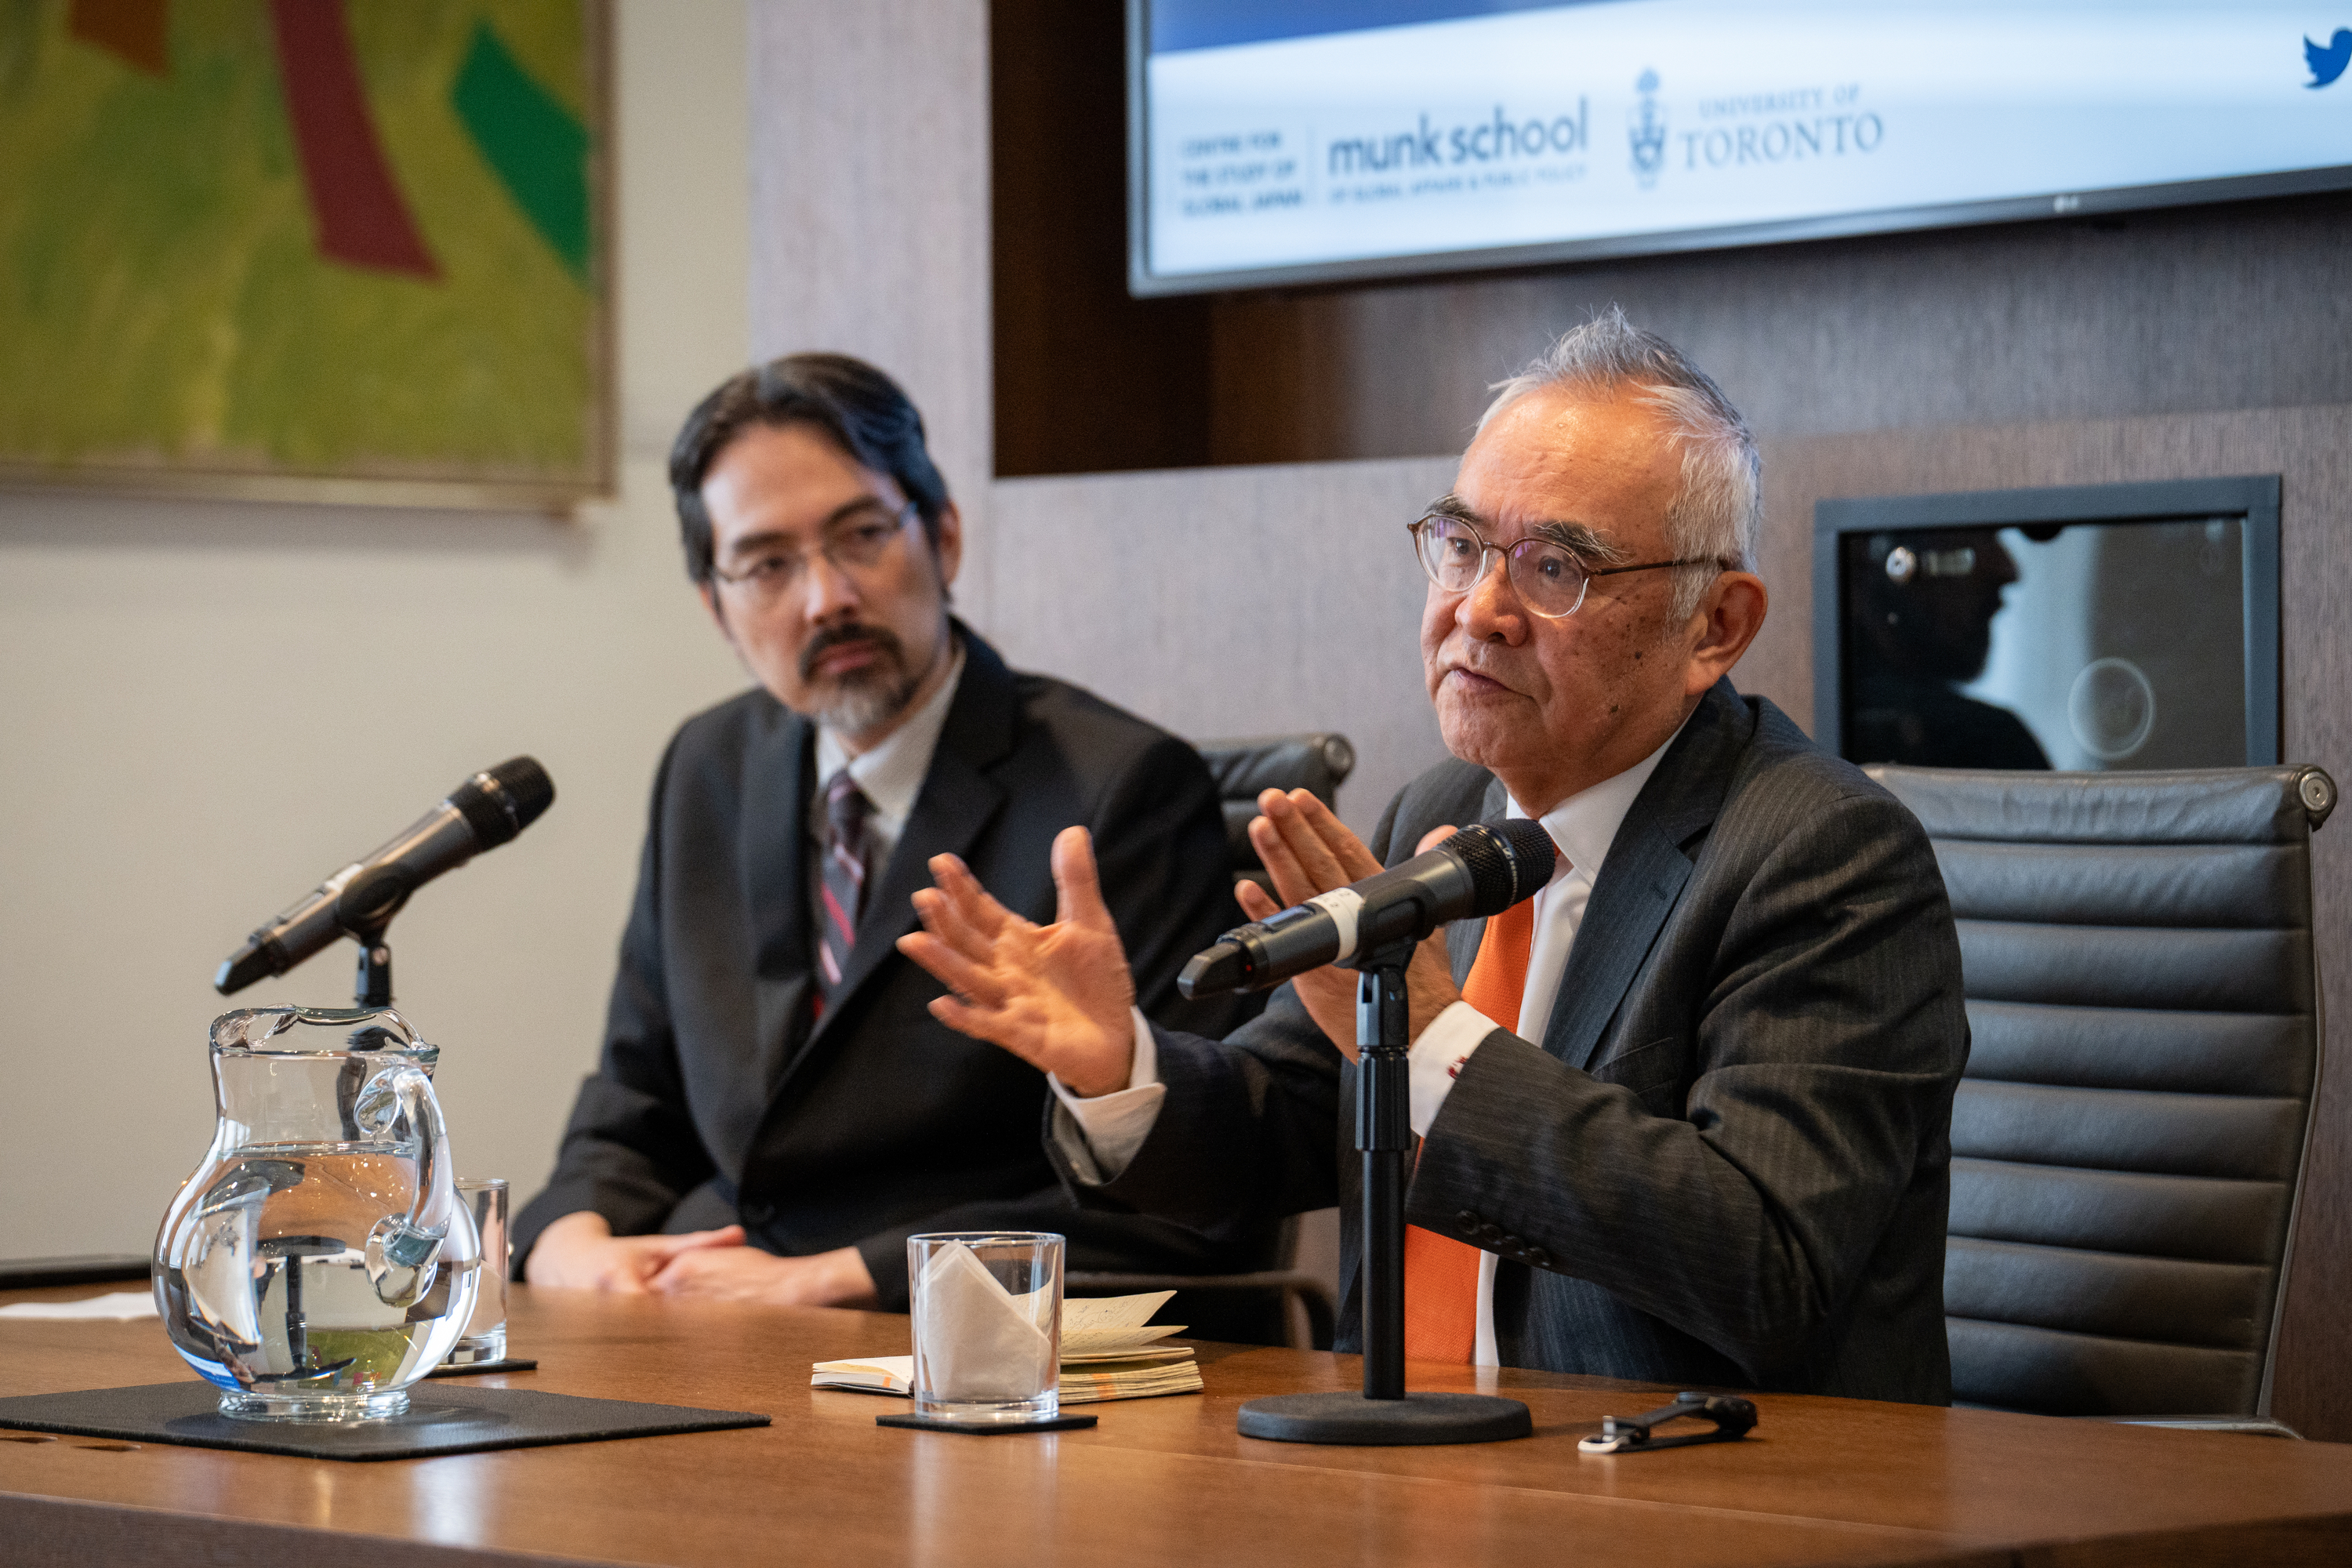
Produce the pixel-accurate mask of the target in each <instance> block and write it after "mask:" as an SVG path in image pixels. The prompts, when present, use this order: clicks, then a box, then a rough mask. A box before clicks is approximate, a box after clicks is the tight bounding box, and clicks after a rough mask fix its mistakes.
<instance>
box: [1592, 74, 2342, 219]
mask: <svg viewBox="0 0 2352 1568" xmlns="http://www.w3.org/2000/svg"><path fill="white" fill-rule="evenodd" d="M2338 69H2341V67H2338ZM1633 90H1634V91H1636V92H1638V93H1640V94H1641V95H1642V101H1641V103H1640V105H1639V106H1638V107H1636V108H1635V109H1634V110H1633V114H1632V116H1631V119H1632V121H1633V123H1632V125H1631V126H1630V128H1629V129H1628V130H1627V132H1626V135H1627V136H1628V138H1629V139H1630V140H1631V141H1632V142H1633V177H1634V178H1635V179H1637V180H1639V181H1641V182H1642V188H1643V190H1645V191H1646V190H1649V189H1650V188H1652V187H1653V186H1654V185H1655V184H1657V183H1658V171H1659V170H1660V169H1663V168H1664V167H1665V166H1666V122H1665V121H1664V118H1663V117H1662V116H1660V114H1659V113H1658V73H1657V72H1656V71H1654V70H1645V71H1643V73H1642V76H1641V79H1640V80H1638V81H1636V82H1635V83H1634V84H1633Z"/></svg>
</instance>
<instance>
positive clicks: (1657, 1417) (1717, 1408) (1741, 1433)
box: [1576, 1394, 1756, 1454]
mask: <svg viewBox="0 0 2352 1568" xmlns="http://www.w3.org/2000/svg"><path fill="white" fill-rule="evenodd" d="M1685 1415H1696V1416H1698V1417H1699V1418H1700V1419H1702V1420H1706V1421H1712V1422H1714V1423H1715V1430H1714V1431H1712V1432H1685V1433H1680V1434H1678V1435H1676V1436H1672V1437H1659V1436H1653V1433H1654V1429H1655V1428H1657V1427H1659V1426H1664V1425H1665V1424H1666V1423H1667V1422H1669V1421H1675V1420H1679V1419H1681V1418H1682V1417H1683V1416H1685ZM1755 1426H1756V1406H1755V1405H1754V1404H1753V1403H1752V1402H1750V1401H1748V1400H1745V1399H1742V1398H1740V1397H1739V1396H1738V1394H1676V1395H1675V1402H1674V1403H1673V1404H1672V1405H1660V1406H1659V1407H1658V1408H1657V1409H1655V1410H1647V1411H1644V1412H1643V1413H1642V1414H1641V1415H1611V1416H1607V1417H1605V1418H1603V1420H1602V1421H1601V1436H1598V1437H1586V1438H1583V1439H1581V1440H1580V1442H1578V1444H1577V1445H1576V1447H1577V1451H1578V1452H1580V1453H1585V1454H1623V1453H1641V1452H1643V1451H1645V1450H1648V1449H1652V1448H1687V1447H1690V1446H1691V1445H1692V1444H1694V1443H1736V1442H1738V1441H1739V1439H1740V1438H1742V1437H1745V1436H1748V1433H1749V1432H1750V1431H1751V1430H1753V1429H1754V1427H1755Z"/></svg>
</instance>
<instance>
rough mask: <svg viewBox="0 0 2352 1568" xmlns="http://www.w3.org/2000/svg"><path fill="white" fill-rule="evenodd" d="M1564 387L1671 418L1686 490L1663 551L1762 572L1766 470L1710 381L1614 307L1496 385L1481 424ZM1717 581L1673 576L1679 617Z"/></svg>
mask: <svg viewBox="0 0 2352 1568" xmlns="http://www.w3.org/2000/svg"><path fill="white" fill-rule="evenodd" d="M1550 386H1565V387H1572V388H1578V389H1581V390H1587V391H1592V392H1603V391H1607V390H1609V389H1611V388H1613V387H1620V386H1632V387H1634V388H1637V389H1638V390H1639V392H1640V394H1641V395H1640V396H1639V397H1637V398H1636V399H1635V401H1637V402H1639V403H1642V404H1644V405H1648V406H1650V407H1652V408H1655V409H1657V410H1658V411H1659V412H1660V413H1661V414H1663V415H1664V416H1665V419H1666V425H1667V429H1668V435H1667V439H1668V440H1670V441H1671V442H1672V443H1673V444H1674V445H1675V446H1677V447H1680V448H1682V458H1683V484H1682V489H1681V490H1680V491H1679V492H1678V493H1677V494H1676V495H1675V499H1674V501H1673V502H1672V504H1670V505H1669V506H1668V507H1667V508H1666V547H1667V548H1668V549H1669V550H1671V551H1672V552H1674V553H1675V555H1677V556H1691V557H1698V558H1704V559H1705V560H1707V561H1711V562H1717V563H1720V565H1721V567H1723V568H1732V569H1736V570H1738V571H1741V572H1753V571H1754V570H1756V535H1757V531H1758V530H1759V527H1760V526H1761V525H1762V522H1763V516H1764V485H1763V476H1764V464H1763V459H1762V458H1760V457H1759V456H1758V455H1757V451H1756V437H1754V436H1752V435H1750V434H1749V433H1748V422H1747V421H1746V420H1744V419H1742V418H1741V417H1740V416H1739V410H1738V409H1737V408H1734V407H1733V406H1732V405H1731V400H1730V399H1729V398H1727V397H1726V396H1724V395H1723V389H1722V388H1721V387H1718V386H1717V385H1716V384H1715V383H1714V382H1713V381H1712V380H1710V379H1708V377H1707V374H1706V372H1705V371H1703V370H1701V369H1699V368H1698V366H1696V365H1695V364H1693V363H1691V362H1690V361H1689V360H1687V359H1685V358H1684V357H1683V353H1682V351H1681V350H1680V349H1677V348H1676V347H1675V345H1674V344H1672V343H1670V342H1666V340H1665V339H1664V338H1662V337H1660V336H1658V335H1657V334H1656V333H1655V332H1645V331H1642V330H1641V329H1640V328H1638V327H1636V326H1634V325H1633V323H1632V322H1630V321H1627V320H1626V319H1625V312H1624V311H1623V310H1620V309H1619V308H1618V307H1617V306H1614V305H1612V306H1610V307H1609V309H1608V310H1603V311H1601V313H1599V314H1598V315H1595V316H1594V317H1593V318H1592V320H1591V321H1587V322H1585V323H1584V325H1582V326H1580V327H1571V328H1570V329H1569V330H1568V331H1565V332H1563V333H1561V334H1560V337H1559V342H1555V343H1554V344H1552V346H1551V347H1550V348H1549V349H1548V350H1546V351H1545V352H1544V353H1542V354H1540V355H1538V357H1537V358H1536V360H1535V361H1534V362H1533V363H1530V364H1529V365H1528V367H1527V369H1525V370H1523V371H1521V372H1520V373H1519V374H1517V375H1515V376H1513V377H1511V378H1510V379H1509V380H1508V381H1498V382H1496V384H1495V385H1494V388H1493V391H1494V393H1495V400H1494V402H1492V403H1490V404H1488V405H1486V413H1484V414H1482V415H1480V416H1478V428H1479V429H1481V430H1484V429H1486V426H1487V423H1488V422H1489V421H1490V420H1492V419H1493V418H1494V417H1495V416H1496V415H1497V414H1500V413H1501V412H1502V411H1503V410H1504V409H1506V408H1507V407H1509V406H1510V405H1512V404H1514V403H1517V401H1518V400H1519V399H1520V398H1522V397H1525V396H1526V395H1528V394H1529V393H1531V392H1538V391H1541V390H1542V389H1544V388H1546V387H1550ZM1714 580H1715V573H1714V572H1713V571H1710V570H1708V569H1707V568H1706V567H1703V566H1686V567H1685V568H1683V569H1682V570H1681V571H1679V572H1677V573H1676V574H1675V595H1674V603H1673V616H1674V618H1675V620H1678V621H1679V620H1683V619H1685V618H1686V617H1687V616H1690V615H1691V614H1692V613H1693V612H1694V611H1696V609H1697V608H1698V604H1699V601H1700V600H1701V599H1702V598H1704V597H1705V596H1706V590H1707V585H1708V584H1710V583H1712V582H1713V581H1714Z"/></svg>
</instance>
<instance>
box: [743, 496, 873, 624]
mask: <svg viewBox="0 0 2352 1568" xmlns="http://www.w3.org/2000/svg"><path fill="white" fill-rule="evenodd" d="M915 510H916V509H915V503H914V502H913V501H908V502H907V503H906V504H905V505H903V506H901V507H899V508H898V509H897V510H891V508H890V507H889V506H888V505H887V504H886V503H885V502H883V501H881V500H872V501H870V502H869V503H868V504H866V505H865V506H861V507H858V508H856V509H855V510H852V511H850V512H849V513H848V514H847V515H845V516H842V517H836V518H835V519H834V520H833V521H831V522H830V523H828V524H827V525H826V526H825V531H824V537H823V539H822V540H821V541H820V542H819V543H818V545H817V548H816V549H815V550H814V551H810V550H786V549H782V548H776V549H771V550H767V551H764V552H761V553H760V554H757V555H755V556H753V557H752V559H751V562H750V563H748V564H746V565H744V566H741V567H740V568H738V569H737V570H735V571H732V572H730V571H728V570H726V569H725V568H723V567H720V566H718V565H713V566H712V567H711V568H710V575H711V576H712V577H713V578H714V579H716V580H717V581H719V582H720V583H722V584H726V585H727V586H728V587H730V588H736V589H740V591H741V592H742V594H743V595H744V597H746V598H748V599H751V600H752V601H754V602H756V603H759V604H768V603H772V602H773V601H774V600H776V599H779V598H782V596H783V595H785V594H787V593H790V592H791V591H792V590H793V588H794V587H796V586H798V585H799V584H800V583H801V581H802V580H803V578H804V577H805V576H806V575H807V574H808V563H809V557H810V556H811V555H813V554H820V553H821V554H823V555H824V558H825V561H826V562H827V563H829V564H830V565H831V566H832V567H833V569H834V570H835V571H836V572H863V571H867V570H870V569H872V568H873V567H875V566H878V565H880V564H881V563H882V561H883V559H884V557H886V556H887V555H888V554H889V553H890V552H891V551H892V550H893V549H895V548H897V546H898V542H899V540H900V539H902V538H903V537H905V534H906V529H907V519H908V517H909V516H911V515H913V513H914V511H915Z"/></svg>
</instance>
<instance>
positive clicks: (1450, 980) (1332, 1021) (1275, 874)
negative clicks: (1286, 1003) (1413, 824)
mask: <svg viewBox="0 0 2352 1568" xmlns="http://www.w3.org/2000/svg"><path fill="white" fill-rule="evenodd" d="M1257 809H1258V812H1259V815H1258V816H1256V817H1255V818H1253V819H1252V820H1251V822H1250V828H1249V833H1250V844H1251V846H1252V847H1254V848H1255V849H1256V850H1257V855H1258V858H1259V859H1260V860H1262V861H1264V862H1265V869H1266V874H1267V875H1268V876H1269V877H1271V878H1272V879H1273V880H1274V890H1275V892H1276V893H1277V894H1279V895H1280V896H1281V899H1282V901H1281V902H1280V903H1276V901H1275V900H1273V899H1271V898H1268V897H1267V896H1266V893H1265V889H1262V888H1259V887H1258V886H1256V885H1255V883H1249V882H1244V883H1242V884H1240V885H1239V886H1237V887H1236V888H1235V889H1234V895H1235V897H1237V898H1238V899H1239V900H1241V906H1242V912H1243V913H1244V914H1245V915H1247V916H1249V918H1250V919H1252V920H1254V921H1262V920H1265V918H1267V917H1268V916H1270V915H1273V914H1275V913H1276V912H1278V911H1279V910H1284V909H1286V908H1288V907H1289V906H1290V905H1292V904H1303V903H1305V902H1306V901H1307V900H1309V899H1312V898H1315V897H1317V896H1318V895H1319V894H1323V893H1328V892H1329V891H1331V890H1332V889H1335V888H1344V887H1347V886H1348V885H1349V884H1350V883H1353V882H1360V881H1362V880H1363V879H1365V878H1367V877H1370V876H1372V875H1373V874H1375V873H1376V872H1378V871H1379V870H1380V869H1381V863H1380V862H1379V861H1378V860H1376V859H1374V858H1372V852H1371V851H1370V849H1367V848H1365V847H1364V842H1363V840H1362V839H1360V838H1358V837H1356V836H1355V834H1354V833H1353V832H1352V831H1350V830H1349V827H1348V825H1347V824H1346V823H1344V822H1341V821H1340V820H1339V818H1338V817H1336V816H1332V815H1331V808H1330V807H1329V806H1328V805H1324V804H1323V802H1322V801H1321V800H1320V799H1318V798H1317V796H1316V795H1315V794H1314V793H1313V792H1312V791H1310V790H1303V789H1297V790H1292V791H1291V792H1290V793H1289V794H1287V795H1285V794H1284V793H1283V792H1282V791H1280V790H1278V789H1270V790H1267V791H1266V792H1265V794H1263V795H1259V796H1258V797H1257ZM1453 833H1454V829H1453V828H1451V827H1437V828H1432V829H1431V830H1430V831H1429V832H1428V833H1426V834H1423V836H1422V840H1421V843H1420V844H1419V845H1418V846H1416V847H1415V849H1414V853H1416V854H1418V853H1420V852H1421V851H1422V850H1425V849H1431V848H1434V847H1436V846H1437V845H1439V844H1442V843H1444V841H1445V840H1446V839H1447V838H1449V837H1452V836H1453ZM1290 984H1291V988H1292V989H1293V990H1294V991H1295V992H1296V993H1297V996H1298V999H1299V1001H1300V1002H1302V1003H1304V1004H1305V1005H1306V1007H1307V1016H1309V1017H1311V1018H1313V1019H1314V1020H1315V1025H1316V1027H1318V1028H1319V1029H1321V1030H1322V1031H1323V1033H1324V1034H1325V1035H1326V1036H1327V1037H1329V1039H1330V1041H1331V1043H1332V1044H1333V1045H1335V1046H1337V1047H1339V1050H1340V1053H1341V1054H1342V1055H1344V1056H1345V1057H1346V1058H1348V1059H1349V1061H1353V1060H1355V1059H1356V984H1357V975H1356V972H1355V971H1354V970H1352V969H1339V968H1336V967H1331V968H1324V969H1317V970H1310V971H1309V972H1307V973H1305V974H1301V975H1299V976H1297V978H1296V979H1294V980H1292V981H1291V983H1290ZM1409 984H1410V988H1411V991H1412V1033H1413V1037H1415V1038H1416V1039H1417V1038H1419V1037H1420V1035H1421V1031H1422V1030H1423V1029H1424V1028H1426V1027H1428V1026H1429V1022H1430V1020H1431V1019H1433V1018H1434V1017H1436V1016H1437V1015H1438V1014H1439V1013H1441V1012H1443V1011H1444V1009H1445V1007H1446V1005H1448V1004H1450V1003H1452V1002H1454V1001H1457V1000H1459V999H1460V995H1461V994H1460V993H1459V992H1458V991H1456V990H1455V989H1454V973H1453V969H1452V966H1451V965H1450V964H1449V963H1447V962H1446V956H1445V941H1444V936H1443V934H1437V935H1433V936H1432V937H1430V939H1429V940H1428V941H1427V942H1423V943H1422V944H1421V946H1420V947H1419V948H1418V949H1417V950H1415V952H1414V953H1413V956H1412V970H1411V972H1410V974H1409ZM1504 1021H1505V1022H1506V1023H1507V1024H1508V1023H1512V1022H1516V1020H1512V1019H1506V1020H1504Z"/></svg>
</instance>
